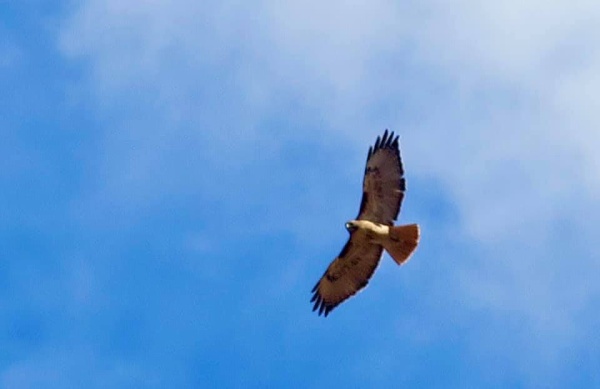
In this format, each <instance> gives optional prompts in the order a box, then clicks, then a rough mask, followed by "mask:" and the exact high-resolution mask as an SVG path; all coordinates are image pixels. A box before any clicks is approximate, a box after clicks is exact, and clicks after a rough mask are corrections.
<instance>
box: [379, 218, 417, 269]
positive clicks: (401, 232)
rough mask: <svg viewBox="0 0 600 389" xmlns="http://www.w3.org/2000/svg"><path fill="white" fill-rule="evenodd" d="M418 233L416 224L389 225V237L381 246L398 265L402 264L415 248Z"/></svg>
mask: <svg viewBox="0 0 600 389" xmlns="http://www.w3.org/2000/svg"><path fill="white" fill-rule="evenodd" d="M419 235H420V232H419V225H418V224H409V225H406V226H392V227H390V235H389V238H388V239H387V241H386V242H385V243H384V244H383V248H385V250H386V251H387V252H388V253H389V254H390V256H391V257H392V259H393V260H394V261H395V262H396V263H397V264H398V265H402V264H403V263H405V262H406V261H408V259H409V257H410V255H411V254H412V253H413V252H414V251H415V249H416V248H417V245H418V244H419Z"/></svg>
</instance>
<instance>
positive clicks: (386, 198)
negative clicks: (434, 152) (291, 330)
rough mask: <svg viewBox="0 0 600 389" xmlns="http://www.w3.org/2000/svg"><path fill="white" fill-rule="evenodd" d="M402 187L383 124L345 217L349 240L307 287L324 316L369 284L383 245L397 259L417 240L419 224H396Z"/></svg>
mask: <svg viewBox="0 0 600 389" xmlns="http://www.w3.org/2000/svg"><path fill="white" fill-rule="evenodd" d="M405 190H406V181H405V179H404V169H403V167H402V159H401V157H400V149H399V147H398V136H396V137H394V132H391V133H388V130H385V132H384V133H383V136H381V137H379V136H378V137H377V139H376V141H375V145H374V146H371V147H370V148H369V153H368V155H367V166H366V167H365V174H364V178H363V195H362V200H361V202H360V210H359V212H358V216H357V217H356V219H355V220H350V221H348V222H347V223H346V229H347V230H348V233H349V234H350V237H349V239H348V242H346V245H345V246H344V248H343V249H342V251H341V252H340V254H339V255H338V256H337V258H335V259H334V260H333V262H331V264H330V265H329V267H328V268H327V270H326V271H325V273H324V274H323V276H322V277H321V279H320V280H319V281H318V282H317V284H316V285H315V287H314V288H313V289H312V291H311V293H313V296H312V299H311V300H310V302H311V303H314V306H313V311H317V310H318V314H319V315H321V314H324V315H325V316H327V315H329V313H330V312H331V311H332V310H333V309H334V308H335V307H337V306H338V305H339V304H340V303H342V302H343V301H345V300H346V299H348V298H350V297H352V296H353V295H354V294H356V292H358V291H359V290H361V289H363V288H364V287H365V286H367V283H368V282H369V279H370V278H371V276H372V275H373V273H374V272H375V269H376V268H377V265H378V264H379V260H380V259H381V256H382V254H383V250H385V251H387V252H388V253H389V254H390V256H391V257H392V259H393V260H394V261H395V262H396V263H397V264H398V265H402V264H403V263H406V261H407V260H408V258H409V257H410V255H411V254H412V253H413V251H414V250H415V249H416V248H417V245H418V243H419V226H418V225H417V224H410V225H403V226H394V220H396V218H397V217H398V212H399V211H400V205H401V203H402V199H403V198H404V192H405Z"/></svg>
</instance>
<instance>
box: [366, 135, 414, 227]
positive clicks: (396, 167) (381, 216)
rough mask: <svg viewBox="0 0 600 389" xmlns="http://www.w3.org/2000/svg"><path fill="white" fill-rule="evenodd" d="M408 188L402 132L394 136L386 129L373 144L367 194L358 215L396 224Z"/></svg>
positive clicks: (367, 173) (370, 150)
mask: <svg viewBox="0 0 600 389" xmlns="http://www.w3.org/2000/svg"><path fill="white" fill-rule="evenodd" d="M405 190H406V181H405V180H404V169H403V168H402V159H401V157H400V149H399V147H398V136H396V137H395V138H394V132H391V133H390V134H388V130H385V132H384V133H383V137H381V138H380V137H377V140H376V141H375V145H374V146H372V147H370V148H369V154H368V156H367V166H366V168H365V177H364V179H363V196H362V200H361V202H360V211H359V212H358V216H357V217H356V218H357V219H359V220H360V219H362V220H369V221H372V222H375V223H381V224H385V225H388V226H390V225H392V224H394V220H396V218H397V217H398V212H399V211H400V205H401V204H402V199H403V198H404V191H405Z"/></svg>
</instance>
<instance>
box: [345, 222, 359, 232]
mask: <svg viewBox="0 0 600 389" xmlns="http://www.w3.org/2000/svg"><path fill="white" fill-rule="evenodd" d="M346 229H347V230H348V232H349V233H353V232H354V231H356V230H357V229H358V226H357V225H356V223H355V222H354V220H350V221H349V222H346Z"/></svg>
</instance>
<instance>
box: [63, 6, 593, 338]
mask: <svg viewBox="0 0 600 389" xmlns="http://www.w3.org/2000/svg"><path fill="white" fill-rule="evenodd" d="M598 23H600V5H598V3H597V2H593V1H571V2H550V3H548V2H541V1H534V0H529V1H521V2H516V1H509V2H483V3H482V2H476V1H470V0H462V1H459V2H454V3H452V4H450V3H447V2H442V1H434V0H431V1H427V2H414V3H408V4H406V5H404V6H398V5H396V4H395V3H394V2H392V1H386V0H377V1H369V2H367V1H358V0H356V1H353V2H351V3H350V4H349V3H348V2H341V1H334V2H329V3H327V4H323V3H322V2H319V3H318V2H316V1H309V2H303V3H294V4H290V3H286V4H282V3H279V2H275V1H262V2H259V3H254V4H253V5H252V6H249V5H246V3H242V2H233V1H230V2H219V3H216V2H215V3H211V2H208V3H207V2H204V3H202V4H199V3H197V2H192V1H178V2H166V1H146V2H142V3H140V2H139V1H136V2H127V1H116V0H107V1H100V0H90V1H87V2H86V3H85V4H84V5H82V6H81V8H79V9H77V10H76V11H75V12H74V13H73V14H72V16H71V18H70V19H69V21H68V22H67V23H66V24H65V28H64V31H63V35H62V38H61V47H62V48H63V50H64V52H65V53H66V54H68V55H69V56H72V57H75V58H85V59H87V60H88V61H89V64H90V67H91V69H92V85H93V86H94V88H96V90H97V91H98V98H99V101H100V102H101V103H102V104H105V105H109V106H112V107H113V108H111V109H113V110H114V106H119V105H120V104H122V103H123V102H124V101H125V98H126V99H128V100H129V99H133V100H135V101H138V102H141V103H140V104H141V107H142V109H141V111H143V112H145V113H146V114H147V115H148V117H149V118H150V122H154V123H158V124H157V125H154V126H152V125H150V126H146V127H144V130H143V131H142V130H130V129H128V128H127V126H126V125H122V128H120V131H123V132H124V133H125V135H122V134H121V135H115V134H107V137H108V140H109V141H108V142H107V144H108V146H109V147H110V148H109V149H108V150H106V151H105V152H106V154H107V155H111V157H112V158H114V156H115V150H117V153H116V154H117V155H121V156H122V159H121V160H119V163H118V164H116V165H111V164H110V163H107V166H109V167H108V168H106V169H107V170H108V173H107V176H109V177H112V178H109V179H108V180H109V181H110V180H112V182H113V185H114V186H115V187H118V188H123V187H127V186H128V185H131V184H130V181H129V179H130V178H127V177H128V176H127V174H133V175H137V176H138V177H137V179H139V180H141V181H142V185H143V183H144V182H148V181H149V180H150V178H149V177H151V176H152V175H153V174H155V173H156V171H157V170H158V171H160V167H161V166H162V165H163V162H164V159H165V158H167V157H165V155H168V154H169V147H171V146H172V147H173V149H174V150H176V151H175V154H178V153H177V150H179V151H181V150H182V146H181V145H180V144H181V143H185V144H186V145H188V146H189V145H196V146H198V147H199V148H201V149H202V151H203V152H205V153H206V155H205V156H203V157H202V158H201V160H202V161H203V162H204V163H210V162H211V161H213V162H214V157H215V155H212V154H211V150H215V149H218V150H219V153H220V152H221V150H220V149H219V147H222V146H223V145H227V146H228V147H239V148H240V150H237V151H243V152H245V154H244V155H253V154H255V153H256V151H255V149H253V148H252V147H251V145H252V144H253V142H257V143H259V142H266V143H265V145H266V148H265V149H264V150H262V152H261V158H266V159H268V158H270V157H269V156H271V158H275V157H273V156H277V155H278V154H277V153H278V152H281V149H282V147H281V144H284V143H287V142H290V141H298V139H302V137H305V138H316V139H319V140H321V141H322V142H323V143H325V144H331V143H329V142H331V139H332V137H340V135H343V136H344V138H343V139H346V141H348V142H349V143H347V147H355V149H356V151H357V156H356V158H354V157H353V160H352V163H360V161H362V158H363V155H362V154H361V151H362V150H363V149H364V147H365V144H368V142H371V141H372V138H373V134H374V131H375V129H377V128H383V127H388V126H389V127H391V128H392V129H395V130H397V131H398V132H400V133H401V134H402V138H403V143H404V145H405V147H406V150H405V151H404V153H405V156H409V158H410V159H409V163H408V164H409V166H410V169H412V173H411V174H412V175H417V176H421V177H433V178H434V179H435V180H437V181H439V182H441V183H443V185H444V187H445V189H447V191H448V193H449V196H450V197H451V198H452V199H453V201H454V203H455V205H456V207H457V209H458V210H459V212H460V216H461V225H460V226H457V232H456V233H457V235H461V236H466V237H468V238H469V239H472V241H473V242H477V244H478V245H480V246H481V247H482V252H484V253H486V255H489V257H488V258H487V260H486V261H482V262H481V263H478V264H477V265H476V266H473V267H472V268H468V269H466V270H465V268H466V266H467V265H460V264H459V265H457V267H458V268H460V269H462V270H464V274H463V273H461V276H460V277H462V280H463V281H464V284H465V285H464V290H465V293H467V295H469V296H470V297H471V299H470V300H469V301H472V302H473V304H475V305H478V304H483V305H484V306H487V307H494V308H497V309H499V310H500V311H503V312H505V314H507V315H510V314H512V312H518V314H519V315H520V316H523V317H527V318H528V319H529V320H530V321H531V323H532V326H533V328H534V329H541V328H546V329H548V328H550V327H551V328H550V329H549V331H553V332H556V331H558V332H560V331H563V330H564V329H565V328H572V327H573V326H574V325H575V324H574V321H575V320H576V318H577V313H578V312H580V310H581V309H582V308H581V307H586V306H588V305H589V304H590V303H591V302H593V300H594V299H595V298H596V297H597V295H598V288H596V287H590V288H588V289H585V290H584V291H582V290H579V289H578V290H574V289H569V288H565V287H566V285H564V284H563V283H562V282H561V281H560V275H561V274H562V273H563V272H564V271H565V270H566V267H567V266H570V265H565V264H564V263H560V262H559V261H560V260H561V258H560V257H559V256H557V255H556V254H555V252H556V249H557V247H558V246H560V242H559V241H557V237H559V236H560V232H559V230H558V227H557V226H567V227H566V228H568V229H569V228H570V229H575V230H581V231H583V230H584V228H583V227H584V226H589V225H590V224H588V221H587V220H586V215H585V214H584V213H582V212H581V211H580V210H581V209H582V208H585V207H588V208H589V209H590V210H591V211H590V215H591V217H594V218H596V219H597V218H598V205H596V204H595V202H593V201H592V199H593V198H594V196H596V195H598V193H600V185H598V182H600V157H599V156H598V153H597V152H596V150H595V149H596V147H597V146H596V145H598V144H600V131H598V128H599V127H600V110H599V109H598V108H599V107H598V104H599V103H598V101H600V98H599V97H600V96H598V93H599V92H598V91H599V90H600V78H599V77H598V76H597V74H596V73H597V72H596V69H598V67H599V65H600V41H598V39H597V34H596V28H597V27H596V26H597V25H598ZM140 90H141V91H143V92H147V93H146V94H145V95H144V96H136V93H140V92H139V91H140ZM149 96H150V97H149ZM207 96H208V97H207ZM148 101H150V103H148ZM128 104H130V102H128ZM297 111H302V112H308V113H310V114H311V115H314V117H315V119H313V120H311V121H310V123H312V125H310V126H306V128H304V129H303V131H297V128H294V131H289V132H285V131H281V132H280V133H276V134H274V133H273V132H274V131H273V130H272V128H271V127H269V126H265V125H264V122H265V121H268V120H269V118H271V117H273V116H276V115H278V114H281V113H282V112H285V114H286V115H288V114H289V115H293V114H294V113H296V112H297ZM305 116H306V115H305ZM136 120H137V119H136ZM136 120H134V123H133V127H136V123H135V122H136ZM190 121H191V123H190ZM220 122H224V123H225V124H222V123H221V124H220V126H219V124H218V123H220ZM315 123H319V126H316V125H315ZM224 129H227V131H224ZM136 131H139V132H138V133H136ZM128 134H133V135H134V136H137V137H139V138H140V139H141V141H140V142H139V143H136V145H138V146H139V147H138V148H137V151H131V150H128V149H124V150H119V149H118V147H119V144H121V143H122V138H121V137H123V136H124V137H125V138H126V137H127V136H129V135H128ZM233 138H236V139H237V142H236V144H237V146H234V144H233V142H231V139H233ZM207 140H210V145H209V146H210V147H209V146H207V145H206V141H207ZM111 143H113V144H112V145H111ZM249 145H250V146H249ZM184 149H185V147H184ZM188 151H189V150H188ZM171 152H172V151H171ZM237 155H240V154H239V153H237ZM168 158H171V157H168ZM407 159H408V158H407ZM124 165H125V168H124ZM234 165H235V164H234ZM110 166H114V167H113V168H112V170H111V168H110ZM127 166H128V167H127ZM157 167H158V169H157ZM124 169H125V173H123V170H124ZM228 169H230V170H229V171H233V173H231V174H232V175H234V176H236V174H239V173H240V170H238V171H235V166H229V167H228ZM231 169H233V170H231ZM144 171H145V172H146V174H143V173H140V172H144ZM353 172H354V170H353ZM242 174H243V170H242ZM115 177H116V178H115ZM237 177H238V176H236V178H237ZM207 180H210V177H208V178H207ZM207 182H208V181H207ZM128 183H129V184H128ZM138 184H139V182H138V183H137V184H136V185H135V186H138ZM152 189H153V190H157V191H158V190H160V189H158V186H154V187H153V188H152ZM311 195H312V194H309V196H311ZM583 204H585V205H583ZM592 228H595V227H592ZM590 236H593V234H591V235H590ZM590 236H587V235H585V234H582V236H581V238H580V240H577V239H572V240H571V241H570V244H572V245H586V244H591V243H592V241H593V239H595V238H591V237H590ZM582 255H584V258H588V259H586V260H585V261H582V262H581V263H580V264H579V266H580V268H581V269H582V271H581V273H578V274H577V275H576V278H577V279H580V280H584V281H585V280H587V279H588V278H589V277H590V274H591V273H589V272H591V271H593V270H597V269H596V267H595V266H594V264H593V263H592V262H591V261H590V260H589V256H585V255H586V254H585V253H584V254H582ZM588 255H589V254H588ZM542 258H547V259H542ZM462 270H461V271H462ZM586 284H587V283H586ZM559 287H560V288H559ZM557 289H560V290H557ZM557 296H567V297H569V298H572V300H571V301H564V298H563V297H561V298H557ZM560 304H566V306H567V308H566V309H563V307H564V305H560ZM555 311H558V312H562V313H564V315H559V316H556V317H555V318H556V320H557V321H556V323H555V325H553V326H547V322H545V318H546V317H548V316H550V315H552V312H555ZM569 331H570V330H565V331H564V332H565V334H566V335H565V336H566V337H567V338H568V337H569V335H568V334H569Z"/></svg>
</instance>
